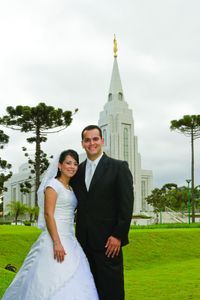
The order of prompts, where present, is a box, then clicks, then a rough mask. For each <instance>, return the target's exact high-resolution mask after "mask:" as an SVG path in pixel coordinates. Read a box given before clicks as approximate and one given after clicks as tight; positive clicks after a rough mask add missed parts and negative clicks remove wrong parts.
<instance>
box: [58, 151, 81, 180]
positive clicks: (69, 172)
mask: <svg viewBox="0 0 200 300" xmlns="http://www.w3.org/2000/svg"><path fill="white" fill-rule="evenodd" d="M59 169H60V171H61V175H64V176H67V177H70V178H71V177H72V176H74V175H75V174H76V172H77V170H78V163H77V161H76V160H75V159H74V158H73V157H72V156H71V155H67V156H66V157H65V159H64V161H63V162H62V163H59Z"/></svg>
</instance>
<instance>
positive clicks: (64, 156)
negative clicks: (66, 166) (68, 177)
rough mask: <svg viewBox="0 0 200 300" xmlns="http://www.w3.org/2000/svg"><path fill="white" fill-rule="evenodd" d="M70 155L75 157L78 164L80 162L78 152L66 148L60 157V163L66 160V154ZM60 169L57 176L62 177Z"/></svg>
mask: <svg viewBox="0 0 200 300" xmlns="http://www.w3.org/2000/svg"><path fill="white" fill-rule="evenodd" d="M67 155H70V156H71V157H73V159H75V161H76V162H77V164H79V156H78V153H77V152H76V151H75V150H72V149H68V150H64V151H63V152H61V154H60V157H59V163H60V164H62V163H63V161H64V160H65V158H66V156H67ZM60 174H61V173H60V170H59V169H58V172H57V175H56V178H58V177H60Z"/></svg>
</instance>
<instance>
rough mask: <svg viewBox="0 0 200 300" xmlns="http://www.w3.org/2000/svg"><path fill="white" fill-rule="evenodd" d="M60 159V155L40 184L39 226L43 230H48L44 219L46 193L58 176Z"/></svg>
mask: <svg viewBox="0 0 200 300" xmlns="http://www.w3.org/2000/svg"><path fill="white" fill-rule="evenodd" d="M59 158H60V154H59V155H57V156H56V157H55V158H54V159H53V161H52V162H51V163H50V165H49V167H48V169H47V171H46V173H45V175H44V177H43V179H42V181H41V183H40V186H39V188H38V190H37V197H38V206H39V209H40V210H39V216H38V224H37V226H38V227H39V228H41V229H45V228H46V222H45V218H44V191H45V188H46V184H47V182H48V181H49V180H50V179H52V178H54V177H55V176H56V175H57V172H58V163H59Z"/></svg>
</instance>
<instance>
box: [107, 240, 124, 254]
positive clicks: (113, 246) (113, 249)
mask: <svg viewBox="0 0 200 300" xmlns="http://www.w3.org/2000/svg"><path fill="white" fill-rule="evenodd" d="M105 248H106V256H107V257H110V256H111V257H115V256H118V254H119V251H120V248H121V241H120V240H119V239H117V238H115V237H114V236H110V237H109V238H108V240H107V243H106V245H105Z"/></svg>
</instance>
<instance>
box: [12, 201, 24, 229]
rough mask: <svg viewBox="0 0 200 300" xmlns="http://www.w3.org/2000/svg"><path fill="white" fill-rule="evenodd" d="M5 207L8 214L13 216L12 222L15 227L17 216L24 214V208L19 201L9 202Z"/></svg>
mask: <svg viewBox="0 0 200 300" xmlns="http://www.w3.org/2000/svg"><path fill="white" fill-rule="evenodd" d="M7 207H8V208H9V212H10V214H11V215H14V221H15V224H16V225H17V220H18V217H19V215H23V214H24V213H25V212H26V206H25V205H24V204H22V203H21V202H20V201H11V202H10V203H9V204H7Z"/></svg>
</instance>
